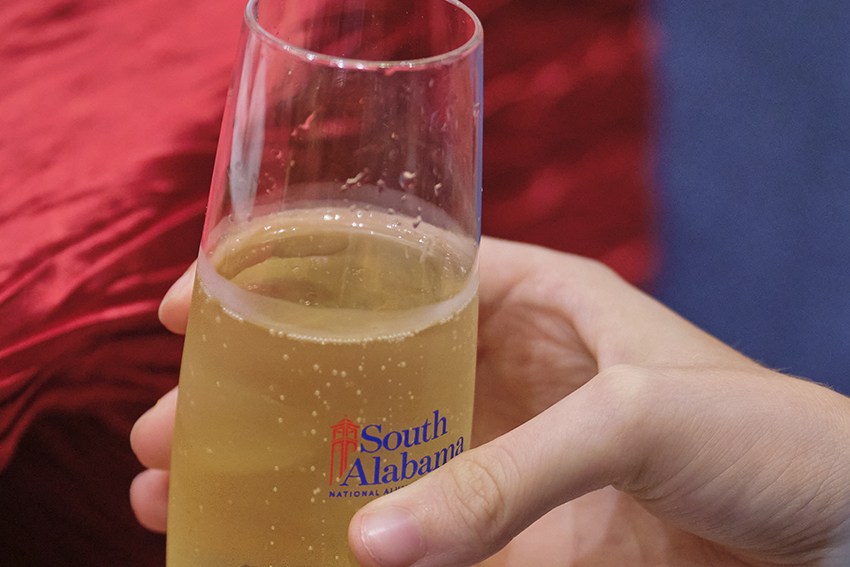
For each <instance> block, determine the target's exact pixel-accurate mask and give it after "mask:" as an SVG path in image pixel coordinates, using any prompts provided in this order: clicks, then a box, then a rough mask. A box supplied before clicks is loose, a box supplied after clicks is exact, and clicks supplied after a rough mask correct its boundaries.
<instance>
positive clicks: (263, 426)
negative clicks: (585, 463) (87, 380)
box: [167, 0, 482, 567]
mask: <svg viewBox="0 0 850 567" xmlns="http://www.w3.org/2000/svg"><path fill="white" fill-rule="evenodd" d="M481 41H482V31H481V24H480V22H479V21H478V19H477V18H476V17H475V15H474V14H473V13H472V12H471V11H470V10H469V9H468V8H466V7H465V6H463V5H462V4H460V3H458V2H456V1H454V0H408V1H406V2H398V0H316V1H311V2H305V1H304V0H275V1H270V0H251V1H250V2H249V4H248V6H247V8H246V11H245V20H244V25H243V33H242V41H241V52H240V58H239V64H238V66H237V68H236V70H235V72H234V78H233V84H232V87H231V90H230V93H229V95H228V101H227V107H226V110H225V116H224V121H223V124H222V131H221V137H220V141H219V147H218V152H217V156H216V166H215V172H214V174H213V182H212V187H211V191H210V198H209V206H208V210H207V216H206V222H205V226H204V232H203V236H202V242H201V250H200V254H199V259H198V270H197V278H196V281H195V288H194V295H193V300H192V308H191V312H190V316H189V327H188V330H187V334H186V342H185V347H184V355H183V363H182V367H181V373H180V389H179V397H178V407H177V421H176V425H175V435H174V449H173V454H172V469H171V486H170V501H169V514H168V516H169V517H168V543H167V546H168V551H167V564H168V566H169V567H185V566H204V567H216V566H222V567H224V566H227V567H241V566H250V567H266V566H284V565H286V566H290V565H340V566H349V565H350V566H354V565H356V562H355V561H354V558H353V556H352V555H351V552H350V550H349V549H348V544H347V527H348V523H349V521H350V519H351V517H352V515H353V514H354V512H355V511H356V510H357V509H358V508H360V507H361V506H363V505H364V504H365V503H366V502H368V501H369V500H371V499H374V498H376V497H378V496H381V495H383V494H387V493H389V492H392V491H394V490H397V489H399V488H401V487H403V486H405V485H407V484H409V483H411V482H413V481H415V480H416V479H417V478H420V477H421V476H422V475H424V474H427V473H428V472H430V471H432V470H435V469H436V468H439V467H440V466H442V465H444V464H445V463H446V462H447V461H448V460H449V459H451V458H452V457H454V456H455V455H457V454H459V453H460V452H462V451H463V450H465V449H467V448H468V447H469V439H470V433H471V426H472V402H473V391H474V372H475V358H476V330H477V316H478V312H477V309H478V304H477V289H478V268H477V251H478V243H479V239H480V189H481V177H480V176H481V166H480V163H481V117H480V102H481Z"/></svg>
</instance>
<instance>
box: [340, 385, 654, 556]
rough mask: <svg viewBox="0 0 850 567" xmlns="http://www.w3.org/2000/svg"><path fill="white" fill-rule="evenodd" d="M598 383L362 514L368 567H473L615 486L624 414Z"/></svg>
mask: <svg viewBox="0 0 850 567" xmlns="http://www.w3.org/2000/svg"><path fill="white" fill-rule="evenodd" d="M620 405H621V404H620V403H619V401H617V398H616V397H614V396H610V395H608V396H606V395H605V392H604V389H603V388H600V387H599V386H597V385H596V384H595V383H594V382H593V381H591V382H590V383H588V385H587V387H584V388H581V389H579V390H577V391H576V392H575V393H574V394H572V395H571V396H569V397H567V398H564V399H563V400H561V401H560V402H558V403H557V404H556V405H554V406H552V407H551V408H549V409H548V410H546V411H545V412H543V413H542V414H540V415H539V416H537V417H536V418H534V419H532V420H530V421H528V422H526V423H524V424H523V425H521V426H519V427H517V428H516V429H514V430H512V431H511V432H509V433H507V434H506V435H503V436H501V437H499V438H497V439H495V440H494V441H492V442H490V443H488V444H486V445H483V446H481V447H479V448H477V449H474V450H472V451H468V452H465V453H462V454H461V455H459V456H457V457H455V458H454V459H452V460H451V461H449V462H448V463H447V464H446V465H444V466H442V467H440V468H439V469H437V470H436V471H434V472H432V473H430V474H428V475H426V476H425V477H423V478H422V479H420V480H418V481H417V482H415V483H413V484H412V485H410V486H408V487H405V488H403V489H402V490H399V491H397V492H394V493H392V494H390V495H387V496H384V497H383V498H380V499H378V500H375V501H373V502H371V503H370V504H368V505H367V506H365V507H364V508H363V509H362V510H360V511H359V512H358V513H357V514H356V515H355V516H354V518H353V520H352V522H351V525H350V527H349V544H350V545H351V548H352V550H353V552H354V554H355V556H356V557H357V560H358V561H359V562H360V563H361V564H362V565H364V566H368V567H408V566H411V565H413V566H415V567H435V566H441V567H442V566H459V565H472V564H475V563H478V562H480V561H482V560H483V559H485V558H487V557H488V556H490V555H492V554H493V553H495V552H496V551H498V550H499V549H500V548H502V547H503V546H504V545H506V544H507V543H508V542H509V541H510V540H511V539H512V538H513V537H514V536H516V535H517V534H519V533H520V532H521V531H522V530H524V529H525V528H526V527H528V526H529V525H530V524H531V523H533V522H534V521H535V520H536V519H538V518H540V517H541V516H543V515H544V514H545V513H546V512H548V511H549V510H551V509H553V508H554V507H556V506H558V505H559V504H561V503H564V502H567V501H569V500H572V499H574V498H576V497H578V496H580V495H582V494H585V493H588V492H591V491H592V490H595V489H597V488H601V487H603V486H607V485H608V484H611V483H612V482H614V480H615V479H617V478H618V477H619V476H620V475H621V474H622V471H623V470H625V469H626V468H627V465H628V463H629V462H630V461H631V460H632V459H636V458H637V457H636V456H635V455H631V454H629V453H630V452H629V451H628V450H623V447H621V446H620V444H621V443H622V442H623V433H624V431H625V430H626V428H625V427H624V425H625V424H627V423H629V422H632V421H634V419H635V418H634V417H632V416H633V415H637V410H636V409H635V408H634V407H632V408H631V409H629V412H628V413H624V412H623V411H622V408H620V407H619V406H620Z"/></svg>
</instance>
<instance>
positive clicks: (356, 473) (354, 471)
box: [339, 457, 369, 486]
mask: <svg viewBox="0 0 850 567" xmlns="http://www.w3.org/2000/svg"><path fill="white" fill-rule="evenodd" d="M352 477H354V478H359V479H360V482H359V484H360V486H363V485H364V484H365V485H366V486H369V481H367V480H366V473H365V472H363V464H362V463H361V462H360V457H358V458H357V460H356V461H354V465H353V466H352V467H351V469H350V470H349V471H348V474H347V475H346V476H345V480H343V481H342V482H340V483H339V485H340V486H348V481H349V479H351V478H352Z"/></svg>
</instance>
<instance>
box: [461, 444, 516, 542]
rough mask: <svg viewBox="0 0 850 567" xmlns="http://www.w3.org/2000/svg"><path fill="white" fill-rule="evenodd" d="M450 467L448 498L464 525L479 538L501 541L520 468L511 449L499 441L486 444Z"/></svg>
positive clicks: (481, 539)
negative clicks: (495, 443)
mask: <svg viewBox="0 0 850 567" xmlns="http://www.w3.org/2000/svg"><path fill="white" fill-rule="evenodd" d="M460 457H461V458H456V459H454V461H453V463H452V464H453V466H451V467H448V469H449V472H450V478H451V483H450V484H449V486H448V488H447V494H446V496H447V501H448V502H449V504H450V506H451V507H452V511H453V512H454V513H455V514H456V516H457V517H458V518H459V519H460V520H461V521H462V523H463V525H464V526H465V527H466V528H467V530H468V531H469V532H471V533H472V534H473V535H474V536H476V537H477V538H479V540H480V541H486V542H489V543H491V544H496V545H499V544H501V543H507V541H503V540H505V539H506V538H508V537H509V536H507V535H503V534H504V531H505V528H506V523H507V522H508V519H509V517H510V511H511V506H510V501H509V498H510V495H511V493H512V492H511V488H512V487H513V486H514V485H516V484H517V479H518V477H519V468H518V464H517V461H516V459H515V458H514V456H513V455H512V453H511V452H510V451H509V450H507V449H506V448H504V447H500V446H498V445H483V446H481V447H479V448H477V449H475V450H474V451H470V452H468V453H464V454H462V455H460ZM455 461H456V462H455Z"/></svg>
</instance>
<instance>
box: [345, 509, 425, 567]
mask: <svg viewBox="0 0 850 567" xmlns="http://www.w3.org/2000/svg"><path fill="white" fill-rule="evenodd" d="M360 537H361V539H362V541H363V545H364V546H365V547H366V550H367V551H368V552H369V555H371V556H372V558H373V559H374V560H375V562H376V563H378V565H380V566H381V567H408V566H409V565H413V564H414V563H415V562H416V561H418V560H419V559H421V558H422V557H424V556H425V542H424V541H423V539H422V531H421V529H420V527H419V522H418V521H417V520H416V518H415V517H414V516H413V514H411V513H410V512H408V511H407V510H405V509H403V508H384V509H382V510H378V511H377V512H373V513H371V514H368V515H367V516H365V517H364V518H363V520H362V523H361V524H360Z"/></svg>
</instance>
